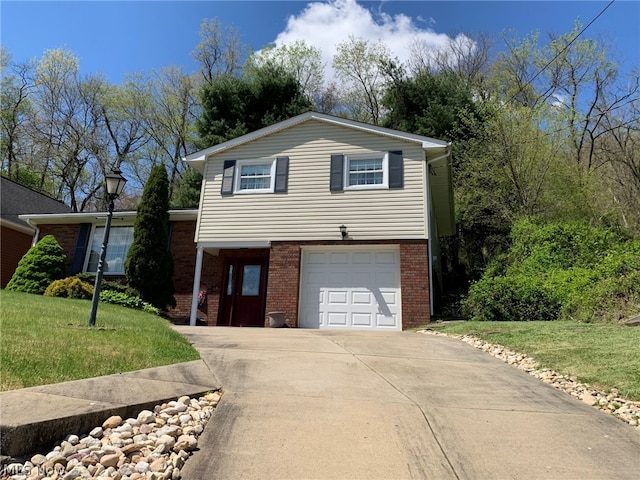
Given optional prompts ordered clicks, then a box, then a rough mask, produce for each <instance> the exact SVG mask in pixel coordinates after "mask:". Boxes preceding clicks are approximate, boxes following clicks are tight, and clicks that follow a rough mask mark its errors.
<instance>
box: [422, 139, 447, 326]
mask: <svg viewBox="0 0 640 480" xmlns="http://www.w3.org/2000/svg"><path fill="white" fill-rule="evenodd" d="M426 154H427V153H426V151H425V158H426ZM450 156H451V142H447V153H445V154H444V155H440V156H438V157H436V158H432V159H431V160H427V168H426V186H427V205H428V211H427V244H428V246H429V247H428V248H429V251H428V252H427V253H428V255H429V314H430V315H431V316H433V314H434V312H435V310H434V308H433V253H432V246H431V242H432V235H431V233H432V232H431V212H432V208H433V202H432V199H431V186H430V183H429V175H431V173H430V172H429V168H430V166H431V164H432V163H433V162H437V161H438V160H442V159H443V158H447V157H450Z"/></svg>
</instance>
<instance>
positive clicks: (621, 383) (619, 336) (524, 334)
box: [437, 321, 640, 400]
mask: <svg viewBox="0 0 640 480" xmlns="http://www.w3.org/2000/svg"><path fill="white" fill-rule="evenodd" d="M437 330H438V331H440V332H444V333H451V334H468V333H471V334H474V335H475V336H477V337H479V338H482V339H483V340H486V341H489V342H492V343H497V344H500V345H503V346H505V347H508V348H510V349H511V350H515V351H517V352H521V353H526V354H527V355H529V356H531V357H533V358H535V359H536V360H538V362H540V366H541V367H542V368H550V369H552V370H555V371H556V372H558V373H561V374H564V375H570V376H571V377H573V378H576V379H577V380H578V381H580V382H583V383H587V384H589V385H591V386H592V387H594V388H598V389H602V390H605V391H609V390H610V389H611V388H617V389H618V390H620V392H621V395H622V396H623V397H624V398H627V399H629V400H640V328H639V327H626V326H624V325H621V324H615V323H589V324H587V323H577V322H560V321H553V322H461V323H457V324H452V325H445V326H443V327H438V328H437Z"/></svg>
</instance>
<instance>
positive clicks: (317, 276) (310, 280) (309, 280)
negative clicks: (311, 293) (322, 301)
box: [304, 271, 327, 285]
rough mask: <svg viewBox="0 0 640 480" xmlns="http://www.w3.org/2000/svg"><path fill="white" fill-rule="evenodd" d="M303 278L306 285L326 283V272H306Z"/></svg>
mask: <svg viewBox="0 0 640 480" xmlns="http://www.w3.org/2000/svg"><path fill="white" fill-rule="evenodd" d="M304 280H305V283H306V284H307V285H326V284H327V272H315V271H314V272H308V273H307V275H305V279H304Z"/></svg>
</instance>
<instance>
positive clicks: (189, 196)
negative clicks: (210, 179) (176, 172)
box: [171, 167, 202, 208]
mask: <svg viewBox="0 0 640 480" xmlns="http://www.w3.org/2000/svg"><path fill="white" fill-rule="evenodd" d="M201 186H202V174H201V173H200V172H198V171H197V170H195V169H193V168H191V167H189V168H187V169H186V170H185V171H184V173H183V174H182V178H181V179H180V183H179V184H178V188H177V189H175V190H174V193H173V199H172V201H171V207H172V208H198V205H199V203H200V187H201Z"/></svg>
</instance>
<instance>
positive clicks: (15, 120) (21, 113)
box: [0, 46, 34, 181]
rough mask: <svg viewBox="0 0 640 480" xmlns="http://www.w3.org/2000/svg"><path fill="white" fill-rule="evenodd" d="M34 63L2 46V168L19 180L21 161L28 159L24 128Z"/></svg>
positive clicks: (26, 119) (29, 106)
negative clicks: (15, 60) (21, 60)
mask: <svg viewBox="0 0 640 480" xmlns="http://www.w3.org/2000/svg"><path fill="white" fill-rule="evenodd" d="M33 75H34V65H33V63H32V62H26V63H19V64H16V63H13V62H12V61H11V55H10V53H9V52H8V51H7V50H6V49H5V48H4V47H2V46H0V76H1V82H2V83H1V85H0V128H1V130H0V152H1V155H2V170H3V171H4V172H5V174H6V175H7V176H8V177H9V178H12V179H14V180H16V181H20V178H19V176H20V168H19V167H20V162H21V161H23V160H24V159H25V156H26V155H25V153H26V152H25V150H26V149H27V148H28V147H27V146H26V145H25V140H26V138H25V137H26V134H25V128H26V124H27V121H28V116H29V112H30V109H31V103H30V98H29V97H30V94H31V91H32V89H33Z"/></svg>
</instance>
